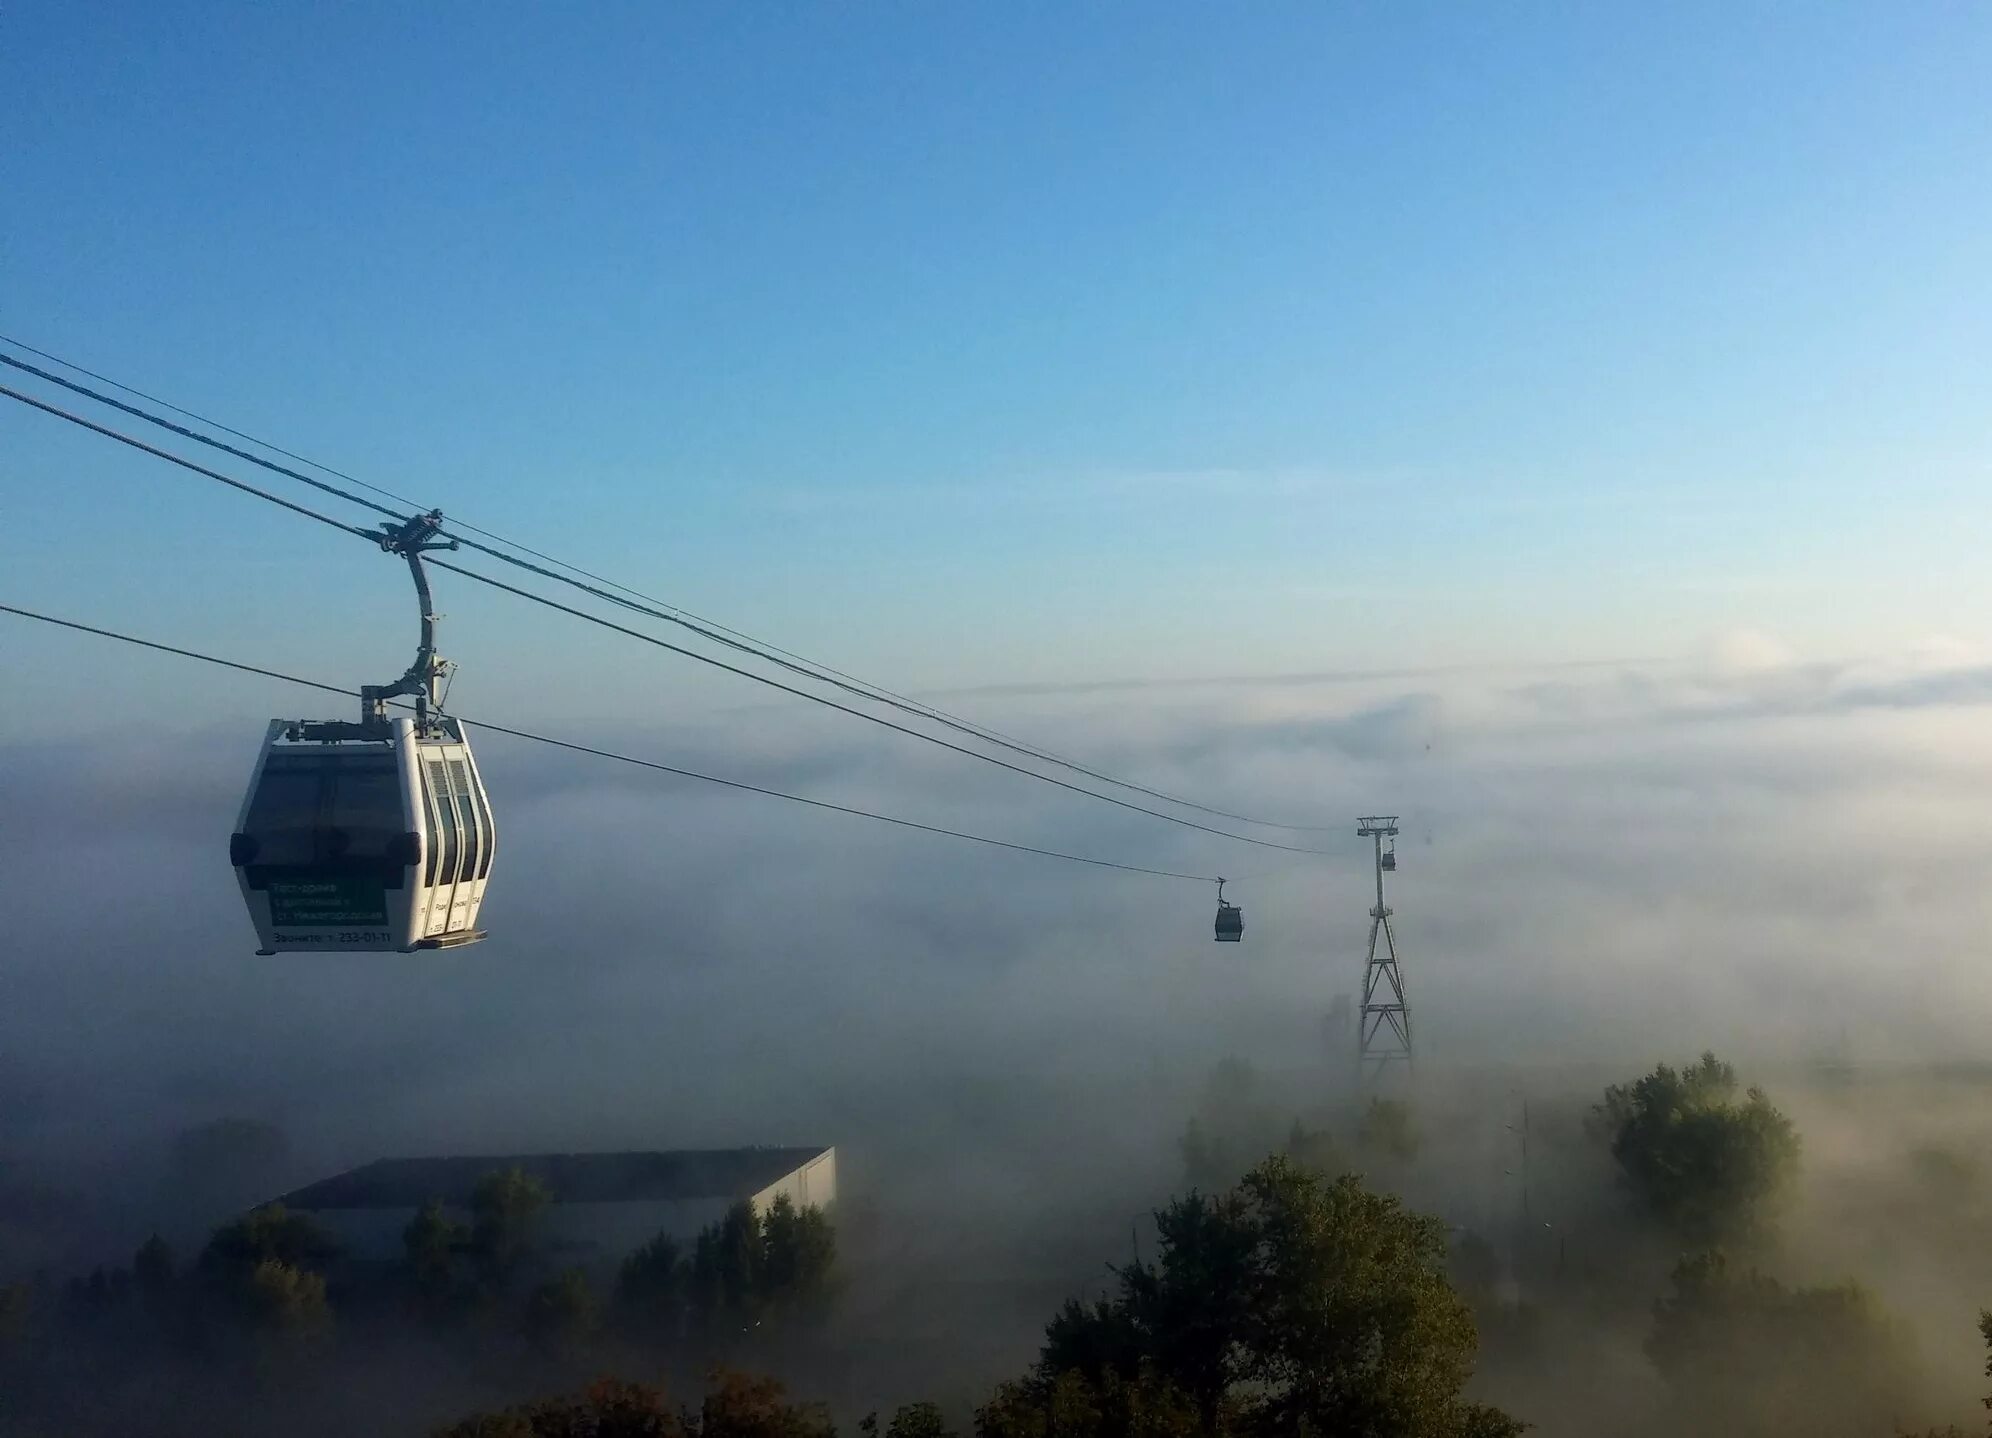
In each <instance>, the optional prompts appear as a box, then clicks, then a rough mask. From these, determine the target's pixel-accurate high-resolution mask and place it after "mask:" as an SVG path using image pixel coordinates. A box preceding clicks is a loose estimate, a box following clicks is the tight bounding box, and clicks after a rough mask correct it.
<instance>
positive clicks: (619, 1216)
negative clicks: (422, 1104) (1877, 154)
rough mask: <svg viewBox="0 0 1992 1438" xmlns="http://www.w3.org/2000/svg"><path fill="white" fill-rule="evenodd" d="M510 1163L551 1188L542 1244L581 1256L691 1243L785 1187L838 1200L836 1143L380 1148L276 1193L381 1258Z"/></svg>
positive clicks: (366, 1254) (802, 1204)
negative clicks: (421, 1222) (554, 1149)
mask: <svg viewBox="0 0 1992 1438" xmlns="http://www.w3.org/2000/svg"><path fill="white" fill-rule="evenodd" d="M514 1168H516V1169H520V1170H523V1171H524V1172H525V1173H528V1174H530V1175H532V1176H533V1177H535V1178H537V1179H539V1180H540V1182H542V1183H544V1184H545V1185H546V1187H547V1191H548V1193H549V1194H550V1195H551V1197H552V1202H551V1204H549V1206H548V1208H547V1212H546V1216H545V1220H544V1227H543V1236H544V1239H545V1242H546V1244H547V1246H548V1247H549V1249H551V1250H553V1251H555V1252H558V1253H561V1254H563V1255H564V1257H565V1258H566V1261H568V1262H574V1263H581V1264H591V1263H613V1262H615V1261H617V1260H619V1259H620V1258H622V1256H623V1255H624V1254H627V1253H629V1252H630V1251H632V1250H633V1249H636V1248H638V1247H640V1246H641V1245H643V1244H645V1243H648V1242H649V1241H650V1240H651V1239H653V1238H655V1237H656V1236H657V1235H658V1234H659V1233H668V1234H670V1235H671V1236H672V1237H674V1238H678V1239H681V1240H683V1241H685V1242H686V1243H687V1244H688V1245H689V1243H690V1240H691V1239H692V1238H694V1237H695V1236H696V1235H697V1234H698V1231H699V1230H700V1229H702V1228H704V1227H705V1226H706V1225H707V1224H709V1223H712V1222H715V1221H716V1220H718V1219H719V1218H720V1217H721V1216H723V1215H724V1214H725V1212H726V1210H727V1209H728V1208H730V1207H732V1206H733V1205H734V1204H735V1203H738V1202H740V1201H742V1200H745V1201H747V1202H748V1203H751V1204H753V1206H754V1208H755V1210H756V1211H757V1212H765V1211H766V1210H767V1207H768V1205H769V1204H771V1203H773V1202H774V1201H775V1200H776V1199H777V1198H779V1197H781V1196H783V1195H784V1194H785V1195H787V1196H788V1198H789V1200H790V1201H791V1202H793V1203H794V1204H795V1205H796V1207H798V1208H829V1207H831V1206H832V1205H833V1204H835V1203H836V1201H837V1150H836V1149H835V1148H831V1147H826V1146H805V1147H800V1148H718V1149H674V1150H667V1151H662V1152H635V1153H537V1154H509V1155H490V1156H474V1157H452V1158H383V1159H378V1160H376V1161H375V1162H373V1163H369V1164H365V1165H363V1166H361V1167H359V1168H355V1169H349V1170H348V1171H347V1172H345V1173H341V1174H335V1175H333V1176H332V1177H331V1178H326V1179H321V1180H319V1181H318V1182H317V1183H313V1184H307V1185H306V1186H305V1187H303V1188H300V1189H294V1190H293V1191H291V1192H290V1193H286V1194H284V1195H283V1196H282V1197H281V1198H280V1199H278V1200H277V1201H278V1202H280V1203H282V1204H283V1205H284V1206H285V1207H286V1208H290V1209H295V1210H297V1211H299V1212H302V1213H307V1214H310V1215H311V1216H312V1217H313V1218H314V1219H316V1220H317V1221H318V1222H319V1223H320V1224H321V1225H322V1226H323V1227H324V1228H325V1229H326V1230H327V1231H328V1232H330V1233H331V1234H332V1236H333V1237H334V1238H335V1239H337V1240H338V1242H339V1244H340V1246H341V1248H342V1249H343V1250H344V1251H345V1252H346V1253H347V1254H348V1255H349V1256H350V1257H352V1258H355V1259H359V1260H362V1261H368V1260H386V1259H392V1258H396V1257H399V1256H400V1253H401V1233H402V1230H403V1229H404V1228H406V1227H407V1225H408V1221H409V1220H410V1219H411V1218H413V1217H414V1216H415V1214H416V1212H417V1210H419V1209H420V1208H421V1207H422V1206H423V1205H424V1204H426V1203H428V1202H429V1201H430V1200H431V1199H434V1200H436V1201H438V1202H440V1203H441V1204H442V1205H443V1207H444V1208H445V1209H447V1210H449V1211H450V1212H452V1213H453V1214H454V1215H455V1216H456V1217H458V1218H463V1219H467V1218H468V1217H469V1212H470V1200H471V1195H472V1193H473V1192H474V1191H475V1190H476V1188H477V1184H478V1181H479V1180H480V1179H482V1178H483V1177H484V1176H485V1175H486V1174H489V1173H496V1172H504V1171H507V1170H510V1169H514Z"/></svg>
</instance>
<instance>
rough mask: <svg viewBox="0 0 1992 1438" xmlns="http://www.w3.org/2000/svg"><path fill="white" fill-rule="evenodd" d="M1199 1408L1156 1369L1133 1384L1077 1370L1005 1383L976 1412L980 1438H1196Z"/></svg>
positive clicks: (1146, 1371)
mask: <svg viewBox="0 0 1992 1438" xmlns="http://www.w3.org/2000/svg"><path fill="white" fill-rule="evenodd" d="M1199 1431H1200V1429H1199V1427H1198V1421H1197V1411H1196V1407H1195V1405H1194V1404H1193V1403H1191V1401H1190V1400H1189V1398H1188V1397H1187V1396H1186V1395H1185V1394H1184V1393H1182V1391H1181V1390H1179V1389H1177V1388H1175V1387H1173V1386H1172V1385H1171V1384H1169V1383H1168V1382H1167V1381H1166V1380H1164V1379H1161V1378H1158V1377H1156V1375H1155V1372H1154V1370H1153V1369H1152V1368H1148V1367H1144V1368H1142V1369H1140V1370H1139V1372H1138V1373H1137V1376H1136V1377H1135V1378H1133V1379H1132V1380H1129V1379H1125V1378H1123V1377H1121V1375H1120V1374H1119V1373H1116V1372H1112V1371H1108V1372H1105V1373H1103V1374H1101V1375H1100V1376H1098V1377H1097V1378H1091V1379H1089V1378H1088V1377H1086V1375H1085V1374H1083V1373H1080V1372H1078V1371H1076V1370H1073V1371H1069V1372H1066V1373H1061V1374H1060V1375H1059V1376H1058V1377H1057V1378H1056V1379H1053V1380H1050V1381H1044V1380H1041V1379H1039V1380H1025V1381H1023V1382H1020V1383H1005V1384H1003V1385H1002V1386H1000V1387H999V1388H997V1390H996V1392H995V1393H994V1394H993V1395H992V1396H991V1397H990V1399H989V1401H988V1402H987V1403H986V1404H984V1405H983V1406H982V1407H981V1408H978V1409H977V1410H976V1412H975V1433H976V1438H1194V1435H1196V1434H1197V1433H1198V1432H1199Z"/></svg>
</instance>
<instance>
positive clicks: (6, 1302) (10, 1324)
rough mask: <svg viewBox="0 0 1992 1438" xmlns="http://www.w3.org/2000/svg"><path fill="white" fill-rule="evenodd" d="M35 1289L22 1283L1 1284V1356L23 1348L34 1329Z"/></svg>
mask: <svg viewBox="0 0 1992 1438" xmlns="http://www.w3.org/2000/svg"><path fill="white" fill-rule="evenodd" d="M35 1307H36V1305H35V1291H34V1288H33V1287H32V1286H31V1285H29V1284H27V1283H22V1282H15V1283H0V1355H4V1354H7V1353H10V1352H13V1351H15V1350H18V1349H19V1348H21V1347H22V1346H23V1345H24V1344H26V1342H27V1340H28V1334H29V1333H30V1332H31V1331H32V1329H33V1327H34V1318H35Z"/></svg>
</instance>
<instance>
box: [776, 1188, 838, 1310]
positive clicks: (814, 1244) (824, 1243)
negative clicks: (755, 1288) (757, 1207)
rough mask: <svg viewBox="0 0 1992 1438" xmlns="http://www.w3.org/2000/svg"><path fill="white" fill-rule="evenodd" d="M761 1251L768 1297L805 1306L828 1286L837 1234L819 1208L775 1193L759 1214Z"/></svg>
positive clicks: (782, 1302) (789, 1304) (797, 1305)
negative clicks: (797, 1202)
mask: <svg viewBox="0 0 1992 1438" xmlns="http://www.w3.org/2000/svg"><path fill="white" fill-rule="evenodd" d="M761 1254H762V1257H761V1285H762V1289H763V1291H764V1293H765V1294H766V1296H767V1298H768V1301H769V1302H770V1303H772V1304H775V1305H778V1306H781V1307H789V1308H794V1307H803V1306H807V1305H809V1304H811V1303H813V1302H815V1301H816V1300H818V1299H821V1298H822V1297H823V1296H824V1293H825V1291H826V1290H827V1289H828V1287H829V1283H830V1269H831V1267H832V1265H833V1264H834V1263H835V1262H836V1258H837V1239H836V1234H835V1231H834V1230H833V1229H832V1228H831V1227H830V1220H829V1219H827V1218H825V1217H824V1215H823V1210H822V1209H820V1208H816V1207H814V1206H812V1207H809V1208H797V1207H796V1206H795V1200H794V1199H792V1198H790V1197H789V1196H788V1195H787V1194H785V1193H780V1194H776V1195H775V1199H774V1202H772V1203H770V1204H769V1205H768V1211H767V1212H766V1213H765V1214H763V1215H762V1216H761Z"/></svg>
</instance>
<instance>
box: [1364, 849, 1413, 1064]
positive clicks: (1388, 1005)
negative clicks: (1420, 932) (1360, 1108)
mask: <svg viewBox="0 0 1992 1438" xmlns="http://www.w3.org/2000/svg"><path fill="white" fill-rule="evenodd" d="M1356 833H1357V834H1358V835H1360V836H1362V837H1363V838H1366V839H1369V840H1371V841H1372V843H1373V845H1374V853H1375V859H1376V907H1375V908H1373V909H1371V910H1370V931H1369V959H1368V961H1367V962H1366V963H1365V965H1364V967H1363V1011H1362V1015H1361V1018H1360V1020H1359V1021H1358V1023H1357V1024H1356V1063H1357V1070H1358V1077H1359V1078H1360V1079H1361V1080H1362V1081H1363V1082H1364V1083H1365V1084H1368V1083H1371V1082H1374V1081H1375V1080H1377V1079H1379V1078H1381V1077H1382V1075H1383V1073H1384V1071H1385V1070H1386V1069H1388V1068H1390V1067H1391V1066H1392V1065H1393V1064H1395V1063H1398V1062H1402V1063H1403V1065H1404V1067H1405V1068H1406V1069H1407V1070H1408V1069H1409V1068H1410V1067H1411V1008H1410V1005H1408V1004H1407V1003H1406V1002H1405V1000H1404V972H1403V970H1401V969H1400V968H1398V966H1397V936H1396V935H1395V934H1393V933H1391V931H1390V908H1389V906H1388V905H1386V904H1385V903H1384V902H1383V876H1384V874H1385V873H1386V872H1390V871H1394V870H1395V869H1396V868H1397V816H1396V815H1395V814H1383V815H1371V816H1370V817H1368V818H1363V819H1358V820H1357V821H1356ZM1378 936H1381V937H1382V939H1383V947H1382V949H1381V951H1379V950H1378V948H1377V942H1376V941H1377V938H1378Z"/></svg>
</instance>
